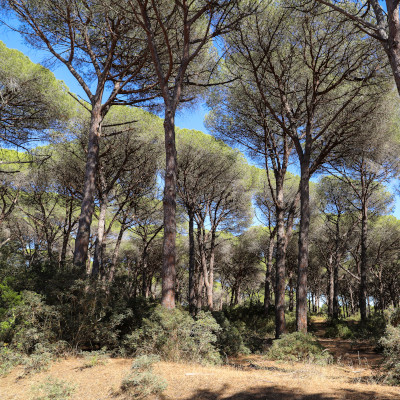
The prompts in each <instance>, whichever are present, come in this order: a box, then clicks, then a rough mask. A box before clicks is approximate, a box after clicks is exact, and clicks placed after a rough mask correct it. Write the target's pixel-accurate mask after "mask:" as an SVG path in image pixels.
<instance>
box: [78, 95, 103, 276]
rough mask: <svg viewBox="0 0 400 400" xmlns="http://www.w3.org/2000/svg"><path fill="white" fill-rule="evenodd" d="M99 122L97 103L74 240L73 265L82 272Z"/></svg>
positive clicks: (90, 209)
mask: <svg viewBox="0 0 400 400" xmlns="http://www.w3.org/2000/svg"><path fill="white" fill-rule="evenodd" d="M101 122H102V115H101V104H100V102H99V103H98V104H95V105H94V106H93V108H92V113H91V120H90V130H89V142H88V148H87V157H86V168H85V180H84V187H83V199H82V205H81V213H80V216H79V224H78V231H77V234H76V239H75V251H74V265H76V266H77V267H80V268H82V269H83V270H84V269H85V266H86V261H87V258H88V248H89V241H90V226H91V224H92V217H93V209H94V196H95V193H96V175H97V168H98V161H99V160H98V159H99V141H100V136H101Z"/></svg>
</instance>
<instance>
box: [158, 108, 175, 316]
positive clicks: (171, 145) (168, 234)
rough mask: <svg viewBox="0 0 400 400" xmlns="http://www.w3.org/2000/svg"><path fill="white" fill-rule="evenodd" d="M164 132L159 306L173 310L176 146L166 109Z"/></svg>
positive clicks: (171, 113)
mask: <svg viewBox="0 0 400 400" xmlns="http://www.w3.org/2000/svg"><path fill="white" fill-rule="evenodd" d="M164 132H165V152H166V164H165V188H164V201H163V204H164V243H163V268H162V295H161V296H162V297H161V304H162V305H163V306H164V307H165V308H169V309H172V308H175V281H176V268H175V262H176V251H175V240H176V171H177V160H176V144H175V122H174V113H173V111H172V110H171V109H170V108H168V107H167V108H166V111H165V117H164Z"/></svg>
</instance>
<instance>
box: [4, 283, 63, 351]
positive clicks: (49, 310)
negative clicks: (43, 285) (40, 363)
mask: <svg viewBox="0 0 400 400" xmlns="http://www.w3.org/2000/svg"><path fill="white" fill-rule="evenodd" d="M5 318H6V319H5V320H3V323H2V325H0V341H1V342H3V344H4V343H5V344H7V345H8V346H9V347H10V348H13V349H15V350H17V351H19V352H21V353H24V354H31V353H33V352H34V351H35V347H36V345H38V344H40V345H42V346H46V347H47V346H50V345H52V344H53V343H55V342H56V330H57V327H58V326H59V320H60V314H59V313H58V312H57V311H56V309H55V307H52V306H49V305H47V304H45V302H44V300H43V298H42V296H40V295H39V294H37V293H34V292H29V291H24V292H22V294H21V302H20V303H18V304H17V305H16V306H14V307H12V308H11V309H9V310H8V311H7V313H6V314H5Z"/></svg>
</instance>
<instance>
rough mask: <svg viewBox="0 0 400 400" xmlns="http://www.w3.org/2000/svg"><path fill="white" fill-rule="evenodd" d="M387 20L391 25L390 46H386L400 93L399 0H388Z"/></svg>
mask: <svg viewBox="0 0 400 400" xmlns="http://www.w3.org/2000/svg"><path fill="white" fill-rule="evenodd" d="M385 3H386V7H387V22H388V26H389V35H388V46H387V48H385V50H386V52H387V54H388V57H389V62H390V66H391V69H392V72H393V77H394V80H395V82H396V87H397V91H398V92H399V94H400V20H399V5H398V2H397V1H394V0H386V2H385Z"/></svg>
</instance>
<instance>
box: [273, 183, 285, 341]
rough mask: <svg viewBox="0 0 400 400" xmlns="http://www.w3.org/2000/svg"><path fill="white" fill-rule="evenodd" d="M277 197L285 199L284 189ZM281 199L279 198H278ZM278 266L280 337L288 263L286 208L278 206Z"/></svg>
mask: <svg viewBox="0 0 400 400" xmlns="http://www.w3.org/2000/svg"><path fill="white" fill-rule="evenodd" d="M277 197H278V198H279V197H280V198H281V200H283V191H282V192H281V193H277ZM278 201H279V200H278ZM276 227H277V229H276V266H275V273H276V275H275V337H276V338H279V337H280V336H281V335H282V334H283V333H285V329H286V321H285V287H286V263H285V258H286V257H285V247H286V246H285V242H286V238H285V221H284V210H283V208H281V207H277V210H276Z"/></svg>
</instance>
